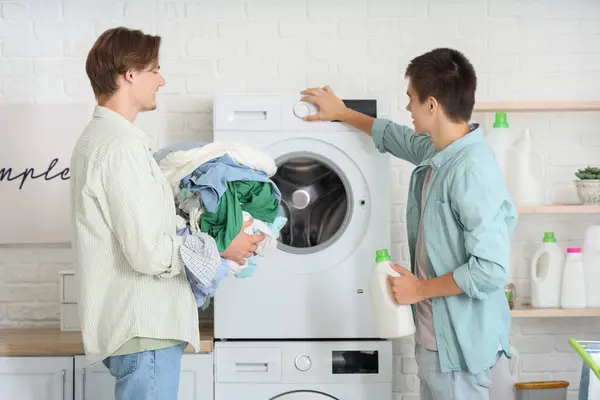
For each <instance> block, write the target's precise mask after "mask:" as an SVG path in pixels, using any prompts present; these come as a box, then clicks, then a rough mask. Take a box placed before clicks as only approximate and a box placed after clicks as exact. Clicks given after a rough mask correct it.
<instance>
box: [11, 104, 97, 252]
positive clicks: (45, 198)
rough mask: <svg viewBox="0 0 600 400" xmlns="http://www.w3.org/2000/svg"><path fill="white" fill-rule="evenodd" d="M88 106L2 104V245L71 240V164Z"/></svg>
mask: <svg viewBox="0 0 600 400" xmlns="http://www.w3.org/2000/svg"><path fill="white" fill-rule="evenodd" d="M92 112H93V105H89V104H85V105H84V104H4V105H0V126H1V128H0V244H21V243H23V244H41V243H69V242H70V241H71V217H70V201H69V197H70V196H69V190H70V189H69V188H70V185H69V179H70V175H69V162H70V158H71V152H72V151H73V146H74V145H75V143H76V141H77V139H78V138H79V136H80V135H81V133H82V132H83V129H84V128H85V126H86V125H87V124H88V122H89V121H90V119H91V117H92Z"/></svg>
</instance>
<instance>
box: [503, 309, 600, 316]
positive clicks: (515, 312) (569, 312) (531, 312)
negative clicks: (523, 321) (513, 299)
mask: <svg viewBox="0 0 600 400" xmlns="http://www.w3.org/2000/svg"><path fill="white" fill-rule="evenodd" d="M511 314H512V317H513V318H566V317H600V308H531V307H516V308H514V309H512V310H511Z"/></svg>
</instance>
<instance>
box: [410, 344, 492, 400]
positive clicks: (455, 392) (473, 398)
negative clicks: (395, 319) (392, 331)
mask: <svg viewBox="0 0 600 400" xmlns="http://www.w3.org/2000/svg"><path fill="white" fill-rule="evenodd" d="M501 354H502V352H499V354H498V357H496V361H497V360H499V356H500V355H501ZM415 361H416V362H417V367H418V372H417V376H418V377H419V379H420V380H421V387H420V399H421V400H466V399H469V400H489V398H490V386H491V385H492V372H491V369H487V370H485V371H483V372H480V373H478V374H475V375H473V374H470V373H468V372H463V371H453V372H445V373H443V372H442V371H441V370H440V360H439V357H438V353H437V351H431V350H427V349H426V348H424V347H422V346H421V345H420V344H418V343H417V344H416V345H415Z"/></svg>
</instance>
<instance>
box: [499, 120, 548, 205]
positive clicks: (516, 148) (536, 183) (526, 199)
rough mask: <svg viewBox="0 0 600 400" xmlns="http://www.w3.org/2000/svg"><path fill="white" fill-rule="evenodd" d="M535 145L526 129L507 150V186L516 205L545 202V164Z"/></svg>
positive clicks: (541, 203) (542, 203)
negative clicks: (508, 161) (508, 160)
mask: <svg viewBox="0 0 600 400" xmlns="http://www.w3.org/2000/svg"><path fill="white" fill-rule="evenodd" d="M535 147H536V146H535V143H534V141H533V138H532V137H531V133H530V132H529V129H526V130H525V132H524V134H523V137H521V138H520V139H519V140H517V141H516V142H515V143H513V144H512V145H511V147H510V150H509V151H508V159H510V163H507V165H506V178H507V179H506V180H507V187H508V191H509V192H510V194H511V197H512V199H513V201H514V203H515V204H516V205H517V206H541V205H544V204H546V184H545V180H546V164H545V162H544V158H543V157H542V154H541V153H540V152H539V151H538V150H537V149H536V148H535Z"/></svg>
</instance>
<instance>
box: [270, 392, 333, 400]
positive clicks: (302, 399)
mask: <svg viewBox="0 0 600 400" xmlns="http://www.w3.org/2000/svg"><path fill="white" fill-rule="evenodd" d="M332 399H333V400H339V399H338V398H337V397H334V396H332V395H329V394H327V393H323V392H319V391H317V390H292V391H289V392H285V393H281V394H278V395H277V396H275V397H271V398H270V399H269V400H332Z"/></svg>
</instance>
